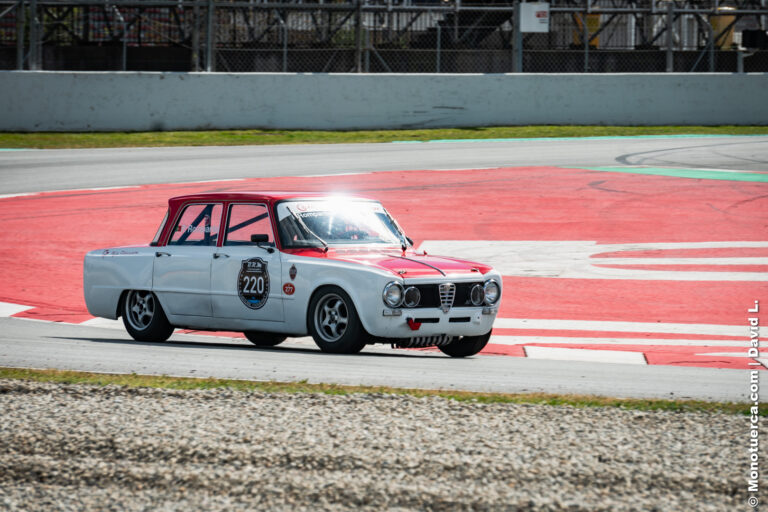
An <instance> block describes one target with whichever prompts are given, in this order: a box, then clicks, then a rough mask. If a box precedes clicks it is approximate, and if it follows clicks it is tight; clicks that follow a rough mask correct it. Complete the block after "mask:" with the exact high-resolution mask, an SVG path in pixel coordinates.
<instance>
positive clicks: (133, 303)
mask: <svg viewBox="0 0 768 512" xmlns="http://www.w3.org/2000/svg"><path fill="white" fill-rule="evenodd" d="M125 300H126V303H127V305H126V308H125V314H126V318H127V319H128V323H130V324H131V327H133V328H134V329H136V330H137V331H143V330H145V329H146V328H148V327H149V324H151V323H152V319H153V318H154V317H155V296H154V295H153V294H152V292H146V291H138V290H133V291H130V292H128V297H126V298H125Z"/></svg>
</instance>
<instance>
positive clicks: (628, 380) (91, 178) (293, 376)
mask: <svg viewBox="0 0 768 512" xmlns="http://www.w3.org/2000/svg"><path fill="white" fill-rule="evenodd" d="M533 165H554V166H558V165H560V166H573V167H579V166H584V167H586V166H618V165H650V166H659V167H685V168H722V169H742V170H753V171H768V137H762V136H761V137H695V138H676V137H675V138H659V139H651V138H619V139H608V140H577V139H572V140H556V141H540V140H536V141H509V142H456V143H419V144H357V145H352V144H348V145H296V146H249V147H204V148H203V147H201V148H152V149H98V150H52V151H8V152H0V195H6V194H17V193H29V192H39V191H45V190H65V189H78V188H90V187H116V186H132V185H141V184H149V183H169V182H192V181H199V180H218V179H236V178H247V177H267V176H302V175H304V176H307V175H318V174H336V173H350V172H368V171H388V170H409V169H471V168H483V167H500V166H533ZM191 343H194V344H195V346H192V345H191ZM0 366H23V367H34V368H60V369H73V370H89V371H97V372H115V373H123V372H134V371H135V372H138V373H147V374H168V375H180V376H198V377H208V376H216V377H224V378H243V379H257V380H281V381H282V380H286V381H287V380H301V379H308V380H309V381H310V382H332V383H340V384H364V385H389V386H399V387H414V388H446V389H466V390H477V391H499V392H526V391H544V392H551V393H581V394H596V395H611V396H620V397H640V398H649V397H657V398H696V399H705V400H732V401H743V400H745V399H746V391H747V389H748V374H747V372H745V371H741V370H725V369H708V368H681V367H664V366H644V365H615V364H606V363H600V364H594V363H581V362H564V361H545V360H534V359H527V358H514V357H500V356H477V357H474V358H470V359H466V360H452V359H449V358H447V357H445V356H442V355H440V354H437V353H424V352H407V351H394V352H393V351H391V350H389V349H388V348H387V349H383V348H382V349H378V348H374V349H366V351H365V352H363V353H362V354H360V355H355V356H334V355H327V354H321V353H319V352H317V351H316V350H314V349H311V348H308V347H307V346H306V345H304V346H302V345H297V344H290V343H288V344H286V345H285V346H284V347H283V346H281V347H280V348H278V349H274V350H258V349H254V348H252V347H250V346H247V345H244V344H243V343H240V342H235V341H231V340H229V339H225V338H208V339H207V340H205V342H204V343H202V344H201V338H200V337H191V336H187V335H178V334H177V335H174V336H173V337H172V340H171V343H167V344H152V343H137V342H134V341H132V340H130V339H128V337H127V335H126V334H125V333H124V332H122V331H117V330H114V329H101V328H97V327H86V326H73V325H63V324H49V323H43V322H34V321H28V320H21V319H0Z"/></svg>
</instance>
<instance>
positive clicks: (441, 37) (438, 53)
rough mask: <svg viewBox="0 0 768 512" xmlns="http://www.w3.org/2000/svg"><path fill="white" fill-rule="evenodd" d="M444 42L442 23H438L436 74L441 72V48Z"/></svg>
mask: <svg viewBox="0 0 768 512" xmlns="http://www.w3.org/2000/svg"><path fill="white" fill-rule="evenodd" d="M442 42H443V32H442V29H441V28H440V22H439V21H438V22H437V55H436V57H435V73H439V72H440V48H441V46H442Z"/></svg>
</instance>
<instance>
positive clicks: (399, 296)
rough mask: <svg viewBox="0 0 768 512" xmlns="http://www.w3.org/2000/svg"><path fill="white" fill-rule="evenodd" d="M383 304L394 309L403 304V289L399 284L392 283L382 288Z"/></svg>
mask: <svg viewBox="0 0 768 512" xmlns="http://www.w3.org/2000/svg"><path fill="white" fill-rule="evenodd" d="M383 297H384V304H386V305H387V306H389V307H391V308H396V307H398V306H399V305H400V304H402V303H403V287H402V286H401V285H400V283H396V282H394V281H392V282H391V283H389V284H388V285H387V286H385V287H384V295H383Z"/></svg>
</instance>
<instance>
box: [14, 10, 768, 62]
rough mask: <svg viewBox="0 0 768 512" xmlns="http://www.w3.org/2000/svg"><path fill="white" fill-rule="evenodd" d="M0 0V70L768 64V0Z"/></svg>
mask: <svg viewBox="0 0 768 512" xmlns="http://www.w3.org/2000/svg"><path fill="white" fill-rule="evenodd" d="M549 5H550V25H549V32H547V33H535V34H527V33H526V34H520V37H519V38H518V37H516V36H517V35H518V34H517V32H516V29H515V27H516V23H515V12H516V11H515V5H514V3H513V2H508V1H504V0H499V1H494V0H478V1H475V2H472V1H471V0H464V1H461V0H451V1H448V2H444V1H439V2H437V1H435V2H428V1H425V2H424V3H413V2H411V1H410V0H402V1H397V0H387V1H384V0H369V1H365V0H360V1H359V2H357V3H336V2H331V3H297V2H291V3H264V2H261V3H259V2H255V1H248V2H245V1H239V0H236V1H229V2H222V1H218V0H217V1H215V2H214V1H213V0H178V1H171V0H112V1H107V2H105V1H104V0H79V1H74V2H66V0H47V1H46V0H15V1H13V0H0V69H47V70H147V71H220V72H325V73H347V72H361V73H382V72H393V73H508V72H514V71H518V72H530V73H584V72H587V73H608V72H612V73H646V72H665V71H666V72H737V71H756V72H766V71H768V51H766V49H761V48H744V47H743V46H742V44H741V43H742V39H741V36H742V33H743V32H744V31H745V30H746V31H748V30H753V31H754V30H758V31H764V30H766V29H767V28H768V7H767V6H768V0H744V1H742V2H735V3H732V4H728V5H726V4H721V3H719V1H718V0H690V1H686V2H668V1H664V2H658V1H655V2H650V1H648V0H640V1H632V0H597V1H594V2H590V3H587V1H586V0H582V1H575V0H557V1H555V2H551V3H550V4H549Z"/></svg>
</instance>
